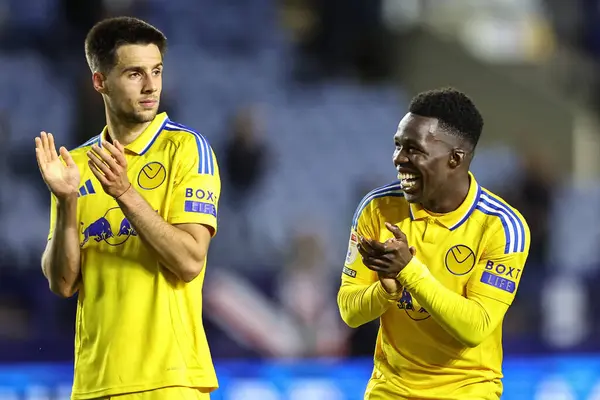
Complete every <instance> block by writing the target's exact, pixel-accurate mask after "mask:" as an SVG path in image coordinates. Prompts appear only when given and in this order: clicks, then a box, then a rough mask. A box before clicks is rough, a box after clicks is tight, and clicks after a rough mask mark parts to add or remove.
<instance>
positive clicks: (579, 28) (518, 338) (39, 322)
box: [0, 0, 600, 400]
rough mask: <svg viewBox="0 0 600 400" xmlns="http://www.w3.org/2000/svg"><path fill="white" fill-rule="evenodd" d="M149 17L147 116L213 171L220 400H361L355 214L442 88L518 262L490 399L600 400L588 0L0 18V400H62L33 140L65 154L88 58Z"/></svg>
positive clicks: (73, 1) (195, 4)
mask: <svg viewBox="0 0 600 400" xmlns="http://www.w3.org/2000/svg"><path fill="white" fill-rule="evenodd" d="M114 15H133V16H138V17H141V18H144V19H146V20H148V21H149V22H151V23H153V24H155V25H156V26H157V27H158V28H160V29H161V30H163V31H164V32H165V34H166V35H167V37H168V38H169V40H170V50H169V52H168V54H167V57H166V69H165V78H164V79H165V82H164V85H165V88H164V96H163V103H162V104H163V106H162V107H161V108H162V109H163V110H165V111H167V112H168V113H169V115H170V117H171V118H172V119H174V120H176V121H180V122H183V123H185V124H186V125H189V126H191V127H194V128H195V129H198V130H199V131H200V132H202V133H203V134H204V135H205V136H206V137H207V138H208V139H209V141H210V142H211V144H212V145H213V147H214V149H215V151H216V154H217V157H218V159H219V162H220V165H221V170H222V179H223V192H222V200H221V211H220V224H221V225H220V233H219V234H218V235H217V238H216V239H215V241H214V244H213V245H212V246H211V251H210V257H209V270H208V275H207V279H206V283H205V290H204V293H205V298H206V306H205V312H204V314H205V321H206V330H207V332H208V336H209V342H210V345H211V348H212V353H213V355H214V359H215V362H216V367H217V372H218V375H219V378H220V382H221V389H219V390H218V391H217V392H216V393H215V394H214V395H213V397H212V398H215V399H223V400H234V399H235V400H254V399H263V400H280V399H281V400H283V399H315V400H319V399H328V400H358V399H362V393H363V389H364V386H365V383H366V381H367V379H368V377H369V374H370V369H371V365H372V364H371V357H372V351H373V347H374V341H375V335H376V331H377V324H376V323H372V324H370V325H369V326H364V327H362V328H360V329H357V330H350V329H348V328H346V327H345V326H344V325H343V324H342V321H341V320H340V318H339V316H338V312H337V306H336V300H335V295H336V291H337V287H338V284H339V276H340V271H341V267H342V263H343V260H344V256H345V251H346V245H347V240H348V233H349V223H350V219H351V215H352V213H353V210H354V207H355V206H356V205H357V204H358V201H359V199H360V198H361V197H362V196H363V195H364V194H365V193H366V192H367V191H369V190H370V189H372V188H374V187H376V186H378V185H382V184H385V183H387V182H389V181H391V180H393V179H394V178H395V171H394V169H393V168H392V165H391V153H392V135H393V133H394V132H395V128H396V125H397V122H398V121H399V119H400V118H401V117H402V116H403V115H404V112H405V108H406V106H407V102H408V101H409V100H410V98H411V96H412V95H414V94H415V93H417V92H418V91H421V90H426V89H431V88H435V87H439V86H448V85H452V86H455V87H457V88H459V89H461V90H463V91H466V92H467V93H468V94H470V95H471V96H472V97H473V98H474V100H475V102H476V104H478V105H479V107H480V109H481V111H482V112H483V114H484V117H485V121H486V127H485V132H484V137H483V139H482V142H481V143H480V145H479V152H478V155H477V157H476V159H475V165H474V168H473V169H474V172H475V174H476V176H477V177H478V179H479V181H480V182H481V183H483V184H484V185H485V186H487V187H489V188H490V189H492V190H494V191H496V192H497V193H498V194H500V195H501V196H502V197H504V198H505V199H507V200H508V201H509V202H511V203H512V204H513V205H514V206H516V207H517V208H519V209H520V210H521V211H522V212H523V214H524V215H525V217H526V218H527V219H528V221H529V224H530V227H531V231H532V241H533V243H532V251H531V254H530V257H529V262H528V265H527V269H526V272H525V274H524V275H523V280H522V284H521V288H520V291H519V294H518V296H517V300H516V302H515V304H514V306H513V307H512V308H511V309H510V311H509V313H508V316H507V318H506V321H505V323H504V327H505V328H504V329H505V331H504V332H505V335H504V345H505V347H504V348H505V374H506V379H505V387H506V390H505V395H504V397H503V398H505V399H509V400H513V399H514V400H519V399H536V400H538V399H539V400H541V399H544V400H546V399H553V400H562V399H565V400H567V399H568V400H571V399H586V400H591V399H600V356H599V355H598V352H600V308H598V307H596V305H598V304H600V273H599V269H598V267H599V265H600V261H599V260H600V258H599V255H600V207H598V204H600V129H599V128H600V126H599V124H598V111H599V109H600V73H599V72H600V69H599V68H598V65H597V64H598V58H599V57H600V8H599V5H598V2H596V1H590V0H587V1H586V0H573V1H562V0H488V1H478V0H451V1H448V0H344V1H342V0H328V1H319V0H312V1H311V0H281V1H275V0H251V1H250V0H85V1H77V0H0V143H2V146H0V153H1V154H0V155H1V157H0V183H1V189H0V226H1V228H0V399H2V400H9V399H10V400H21V399H23V400H25V399H26V400H51V399H52V400H55V399H56V400H62V399H67V398H68V396H69V391H70V384H71V374H72V367H71V365H72V354H73V334H74V312H75V300H74V299H70V300H60V299H58V298H55V297H53V295H52V294H51V293H50V291H49V290H48V287H47V284H46V282H45V281H44V278H43V276H42V274H41V272H40V267H39V259H40V255H41V253H42V250H43V248H44V245H45V241H46V233H47V230H48V216H49V194H48V192H47V189H46V188H45V186H44V184H43V182H42V180H41V178H40V177H39V173H38V171H37V166H36V163H35V157H34V151H33V148H34V146H33V137H34V135H36V134H38V133H39V131H40V130H47V131H50V132H53V133H54V134H55V136H56V137H57V138H58V139H57V140H58V141H59V142H60V144H64V145H66V146H67V147H69V148H72V147H75V146H76V145H78V144H80V143H82V142H84V141H85V140H87V139H88V138H89V137H90V136H92V135H94V134H97V133H98V132H99V131H100V130H101V129H102V127H103V125H104V122H103V121H104V112H103V105H102V101H101V98H100V96H99V95H97V94H96V93H95V92H94V91H93V89H92V85H91V82H90V73H89V70H88V69H87V66H86V64H85V59H84V54H83V40H84V37H85V33H86V32H87V30H88V29H89V28H90V27H91V26H92V25H93V24H94V23H95V22H96V21H97V20H99V19H101V18H103V17H107V16H114Z"/></svg>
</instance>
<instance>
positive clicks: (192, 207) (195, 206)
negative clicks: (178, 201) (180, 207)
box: [184, 200, 217, 217]
mask: <svg viewBox="0 0 600 400" xmlns="http://www.w3.org/2000/svg"><path fill="white" fill-rule="evenodd" d="M184 211H185V212H191V213H198V214H208V215H212V216H213V217H216V216H217V208H216V207H215V205H214V204H211V203H205V202H202V201H192V200H186V201H185V205H184Z"/></svg>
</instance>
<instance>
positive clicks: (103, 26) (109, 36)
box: [85, 17, 167, 73]
mask: <svg viewBox="0 0 600 400" xmlns="http://www.w3.org/2000/svg"><path fill="white" fill-rule="evenodd" d="M125 44H155V45H156V46H157V47H158V49H159V50H160V53H161V54H162V55H164V53H165V51H166V49H167V38H166V36H165V35H164V34H163V33H162V32H161V31H159V30H158V29H157V28H155V27H154V26H152V25H150V24H149V23H147V22H144V21H142V20H141V19H137V18H132V17H116V18H108V19H105V20H102V21H100V22H98V23H97V24H96V25H94V27H93V28H92V29H90V31H89V33H88V34H87V37H86V38H85V58H86V59H87V62H88V65H89V66H90V69H91V70H92V72H103V73H107V72H108V71H110V70H111V68H113V67H114V66H115V64H116V61H117V60H116V59H115V56H116V53H117V49H118V48H119V47H120V46H122V45H125Z"/></svg>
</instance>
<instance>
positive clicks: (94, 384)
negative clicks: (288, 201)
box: [35, 17, 221, 400]
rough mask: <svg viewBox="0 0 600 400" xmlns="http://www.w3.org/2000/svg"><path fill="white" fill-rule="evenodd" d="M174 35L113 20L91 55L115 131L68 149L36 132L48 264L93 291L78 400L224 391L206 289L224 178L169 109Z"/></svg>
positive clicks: (96, 30) (55, 275) (157, 398)
mask: <svg viewBox="0 0 600 400" xmlns="http://www.w3.org/2000/svg"><path fill="white" fill-rule="evenodd" d="M166 44H167V41H166V38H165V36H164V35H163V34H162V33H161V32H160V31H159V30H158V29H156V28H155V27H153V26H151V25H149V24H148V23H146V22H144V21H141V20H139V19H135V18H127V17H119V18H113V19H107V20H104V21H101V22H99V23H98V24H97V25H95V26H94V27H93V28H92V29H91V31H90V32H89V34H88V36H87V38H86V41H85V52H86V58H87V60H88V63H89V66H90V69H91V71H92V83H93V85H94V88H95V89H96V91H97V92H98V93H100V94H101V95H102V97H103V99H104V104H105V109H106V127H105V128H104V129H103V131H102V132H101V133H100V134H99V135H96V136H94V137H92V138H91V139H90V140H88V141H87V142H86V143H84V144H83V145H81V146H80V147H78V148H76V149H74V150H72V151H70V152H69V151H67V150H66V149H65V148H64V147H61V148H60V157H59V154H57V151H56V148H55V144H54V137H53V135H52V134H50V133H46V132H42V133H41V134H40V136H39V137H36V138H35V143H36V157H37V161H38V164H39V168H40V172H41V174H42V177H43V179H44V181H45V182H46V184H47V186H48V188H49V189H50V191H51V193H52V196H51V199H52V201H51V217H50V233H49V235H48V244H47V246H46V250H45V252H44V255H43V257H42V270H43V272H44V275H45V276H46V278H47V279H48V282H49V284H50V288H51V290H52V291H53V292H54V293H56V294H58V295H60V296H62V297H70V296H73V295H74V294H75V293H76V292H77V291H79V295H78V302H77V319H76V339H75V377H74V383H73V393H72V398H73V399H113V398H114V399H122V400H129V399H131V400H170V399H177V400H179V399H208V398H209V393H210V392H211V391H213V390H215V389H216V388H217V386H218V383H217V378H216V375H215V371H214V367H213V364H212V360H211V355H210V351H209V347H208V343H207V340H206V336H205V333H204V328H203V324H202V285H203V282H204V275H205V270H206V257H207V252H208V247H209V243H210V240H211V238H212V237H213V236H214V235H215V234H216V231H217V205H218V200H219V196H220V190H221V182H220V178H219V168H218V166H217V161H216V159H215V156H214V153H213V151H212V149H211V147H210V145H209V143H208V142H207V140H206V139H205V138H204V137H203V136H202V135H201V134H199V133H198V132H196V131H194V130H192V129H190V128H187V127H185V126H183V125H181V124H178V123H175V122H173V121H171V120H170V119H169V118H168V116H167V115H166V114H165V113H161V114H158V107H159V101H160V95H161V91H162V73H163V55H164V52H165V50H166Z"/></svg>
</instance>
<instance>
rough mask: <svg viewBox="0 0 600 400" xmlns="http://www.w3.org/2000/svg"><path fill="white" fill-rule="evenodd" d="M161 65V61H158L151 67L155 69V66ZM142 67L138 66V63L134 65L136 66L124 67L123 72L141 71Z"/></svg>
mask: <svg viewBox="0 0 600 400" xmlns="http://www.w3.org/2000/svg"><path fill="white" fill-rule="evenodd" d="M162 66H163V63H162V62H159V63H158V64H156V65H155V66H154V67H152V69H156V68H159V67H162ZM143 69H144V68H143V67H140V66H139V65H136V66H131V67H127V68H124V69H123V72H131V71H142V70H143Z"/></svg>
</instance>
